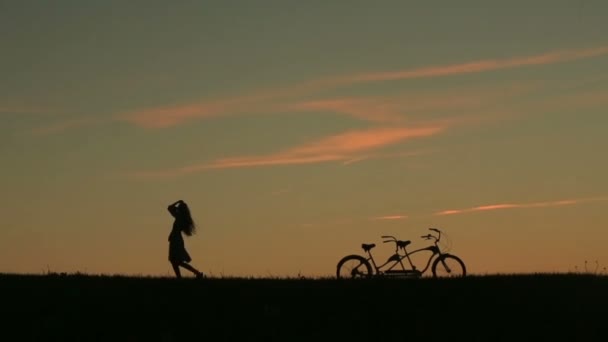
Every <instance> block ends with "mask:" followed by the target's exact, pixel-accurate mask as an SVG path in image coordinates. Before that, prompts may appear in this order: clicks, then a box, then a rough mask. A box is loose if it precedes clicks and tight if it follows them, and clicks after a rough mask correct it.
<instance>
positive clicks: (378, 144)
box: [138, 126, 445, 177]
mask: <svg viewBox="0 0 608 342" xmlns="http://www.w3.org/2000/svg"><path fill="white" fill-rule="evenodd" d="M444 129H445V127H442V126H423V127H389V128H387V127H378V128H370V129H365V130H356V131H350V132H345V133H341V134H337V135H333V136H329V137H325V138H321V139H320V140H318V141H315V142H311V143H308V144H304V145H301V146H296V147H293V148H290V149H286V150H284V151H280V152H277V153H274V154H269V155H260V156H241V157H232V158H222V159H218V160H215V161H212V162H209V163H203V164H197V165H190V166H185V167H181V168H178V169H172V170H166V171H158V172H142V173H138V175H139V176H141V177H155V176H159V177H163V176H177V175H183V174H188V173H193V172H199V171H204V170H209V169H227V168H244V167H255V166H271V165H294V164H311V163H322V162H331V161H353V160H355V159H357V158H362V157H369V156H368V154H369V152H370V151H372V150H376V149H379V148H382V147H384V146H388V145H393V144H396V143H399V142H403V141H405V140H408V139H414V138H423V137H429V136H433V135H436V134H439V133H440V132H442V131H443V130H444Z"/></svg>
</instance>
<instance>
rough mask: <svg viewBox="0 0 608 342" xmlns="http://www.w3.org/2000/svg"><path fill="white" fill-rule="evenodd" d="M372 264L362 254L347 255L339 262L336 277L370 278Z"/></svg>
mask: <svg viewBox="0 0 608 342" xmlns="http://www.w3.org/2000/svg"><path fill="white" fill-rule="evenodd" d="M371 276H372V266H371V265H370V264H369V262H367V259H365V258H364V257H362V256H360V255H354V254H353V255H347V256H345V257H344V258H342V260H340V262H338V266H337V270H336V277H337V278H338V279H356V278H370V277H371Z"/></svg>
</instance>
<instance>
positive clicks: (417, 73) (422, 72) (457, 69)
mask: <svg viewBox="0 0 608 342" xmlns="http://www.w3.org/2000/svg"><path fill="white" fill-rule="evenodd" d="M606 54H608V46H600V47H596V48H589V49H577V50H558V51H552V52H548V53H543V54H539V55H534V56H525V57H512V58H507V59H485V60H478V61H473V62H469V63H460V64H452V65H445V66H432V67H424V68H417V69H408V70H396V71H387V72H376V73H364V74H359V75H352V76H346V77H342V78H337V79H336V80H335V82H336V83H337V84H340V83H346V84H350V83H358V82H378V81H394V80H405V79H413V78H427V77H440V76H450V75H460V74H470V73H480V72H488V71H495V70H501V69H509V68H518V67H525V66H535V65H547V64H555V63H562V62H568V61H574V60H578V59H584V58H591V57H598V56H603V55H606Z"/></svg>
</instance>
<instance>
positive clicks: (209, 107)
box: [115, 46, 608, 128]
mask: <svg viewBox="0 0 608 342" xmlns="http://www.w3.org/2000/svg"><path fill="white" fill-rule="evenodd" d="M606 54H608V46H601V47H596V48H590V49H578V50H559V51H552V52H548V53H544V54H539V55H533V56H524V57H513V58H507V59H484V60H477V61H472V62H467V63H457V64H450V65H439V66H430V67H421V68H413V69H405V70H395V71H386V72H373V73H361V74H353V75H345V76H338V77H331V78H323V79H317V80H312V81H308V82H303V83H300V84H295V85H292V86H285V87H281V88H273V89H267V90H262V91H257V92H253V93H250V94H245V95H236V96H229V97H226V98H223V99H216V100H205V101H201V102H197V103H190V104H182V105H175V106H163V107H158V108H147V109H141V110H136V111H131V112H127V113H122V114H119V115H117V116H116V117H115V119H116V120H120V121H126V122H130V123H132V124H135V125H138V126H142V127H146V128H166V127H171V126H174V125H178V124H182V123H184V122H186V121H190V120H194V119H201V118H211V117H217V116H224V115H233V114H237V113H241V112H248V113H251V112H252V111H264V112H268V111H271V112H272V111H274V110H277V109H279V108H282V107H281V106H280V104H281V103H280V102H287V103H297V104H296V105H294V106H295V107H294V108H298V109H300V110H332V109H333V110H336V111H338V112H341V113H345V114H349V115H352V116H355V117H358V118H361V119H365V120H369V121H373V122H378V121H380V122H393V121H395V120H396V121H399V115H398V113H397V111H396V108H394V105H392V104H390V103H389V104H382V103H379V102H374V101H369V100H365V99H356V100H353V99H332V100H311V101H309V102H301V100H300V101H298V99H301V98H302V97H303V96H310V95H314V94H315V93H319V92H323V91H326V90H329V89H332V88H337V87H341V86H349V85H353V84H358V83H370V82H381V81H394V80H406V79H416V78H428V77H443V76H452V75H461V74H470V73H481V72H489V71H494V70H501V69H508V68H517V67H525V66H540V65H548V64H555V63H561V62H568V61H573V60H577V59H584V58H591V57H597V56H602V55H606ZM450 101H451V102H449V101H448V102H446V104H447V105H449V104H454V103H462V101H464V100H463V99H462V98H456V97H453V98H452V99H451V100H450ZM298 102H299V103H298ZM427 103H431V102H430V101H429V102H427ZM435 103H438V102H435ZM361 106H363V109H362V107H361ZM409 109H410V110H411V109H412V106H411V104H410V107H409Z"/></svg>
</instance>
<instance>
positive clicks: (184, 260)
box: [167, 200, 203, 278]
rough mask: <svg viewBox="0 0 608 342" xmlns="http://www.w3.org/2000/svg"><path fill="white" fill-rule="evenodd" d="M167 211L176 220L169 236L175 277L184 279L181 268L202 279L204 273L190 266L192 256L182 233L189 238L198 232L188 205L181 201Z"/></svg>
mask: <svg viewBox="0 0 608 342" xmlns="http://www.w3.org/2000/svg"><path fill="white" fill-rule="evenodd" d="M167 210H169V212H170V213H171V215H172V216H173V217H174V218H175V220H174V221H173V229H172V230H171V234H169V262H170V263H171V266H173V271H175V276H176V277H177V278H181V277H182V275H181V272H180V269H179V268H180V267H183V268H185V269H187V270H188V271H190V272H192V273H194V274H195V275H196V277H197V278H202V277H203V273H202V272H200V271H199V270H197V269H196V268H194V267H192V265H190V264H189V262H190V261H192V258H190V255H189V254H188V252H187V251H186V246H185V245H184V238H183V237H182V232H183V233H184V234H186V235H187V236H192V234H194V233H195V230H196V226H195V224H194V221H193V220H192V216H190V209H189V208H188V205H187V204H186V203H185V202H184V201H182V200H179V201H177V202H175V203H173V204H171V205H169V207H168V208H167Z"/></svg>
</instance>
